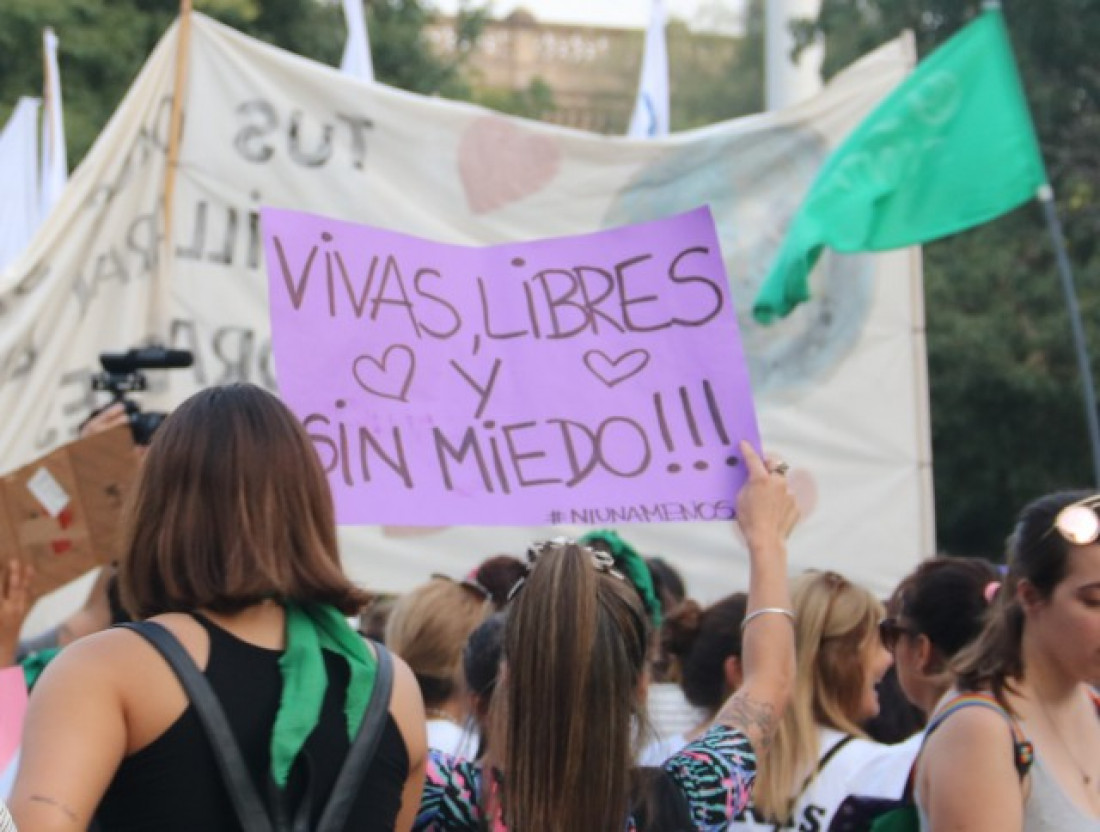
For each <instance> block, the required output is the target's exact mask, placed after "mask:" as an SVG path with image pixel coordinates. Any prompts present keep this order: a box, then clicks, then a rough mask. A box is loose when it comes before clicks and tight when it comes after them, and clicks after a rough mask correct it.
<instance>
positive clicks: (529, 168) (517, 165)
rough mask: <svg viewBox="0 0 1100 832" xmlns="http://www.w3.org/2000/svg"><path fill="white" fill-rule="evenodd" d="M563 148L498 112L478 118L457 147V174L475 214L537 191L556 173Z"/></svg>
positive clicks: (492, 209) (491, 209)
mask: <svg viewBox="0 0 1100 832" xmlns="http://www.w3.org/2000/svg"><path fill="white" fill-rule="evenodd" d="M560 165H561V148H560V147H558V143H557V142H556V141H554V140H553V139H551V138H548V137H546V136H539V135H536V134H534V133H531V132H529V131H527V130H524V129H523V128H521V127H518V126H516V125H515V124H512V122H510V121H505V120H504V119H502V118H498V117H496V116H484V117H482V118H479V119H476V120H475V121H474V122H473V123H472V124H470V126H469V127H467V128H466V131H465V133H463V135H462V141H461V143H460V144H459V147H458V173H459V176H460V177H461V178H462V187H463V189H464V190H465V191H466V204H467V205H469V206H470V210H471V211H473V212H474V213H475V214H485V213H488V212H489V211H495V210H496V209H497V208H500V207H501V206H504V205H507V204H508V203H510V202H515V201H516V200H518V199H523V197H525V196H530V195H531V194H534V193H538V192H539V191H540V190H542V188H543V187H544V186H546V185H547V184H548V183H549V182H551V181H552V180H553V179H554V177H555V176H557V175H558V168H559V166H560Z"/></svg>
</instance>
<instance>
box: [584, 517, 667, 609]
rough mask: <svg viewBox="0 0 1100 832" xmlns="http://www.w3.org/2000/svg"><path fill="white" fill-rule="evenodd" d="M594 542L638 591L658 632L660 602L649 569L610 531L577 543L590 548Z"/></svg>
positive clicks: (592, 534)
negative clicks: (598, 543)
mask: <svg viewBox="0 0 1100 832" xmlns="http://www.w3.org/2000/svg"><path fill="white" fill-rule="evenodd" d="M596 541H599V542H600V543H603V544H604V545H605V546H606V547H607V548H608V549H609V550H610V551H611V557H613V558H614V559H615V568H616V569H618V570H619V571H620V572H622V573H623V575H625V576H626V579H627V580H628V581H630V583H631V584H633V585H634V588H635V589H636V590H638V594H639V595H640V596H642V604H643V605H644V606H645V611H646V612H647V613H649V620H650V621H651V622H652V623H653V628H654V629H655V630H659V629H660V628H661V602H660V601H659V600H658V598H657V591H656V590H655V589H654V588H653V576H652V575H651V574H650V573H649V567H648V566H647V565H646V562H645V560H644V559H643V558H642V556H641V555H639V554H638V552H637V550H636V549H635V548H634V547H633V546H631V545H630V544H629V543H627V542H626V541H625V540H623V539H622V538H621V537H619V535H618V534H617V533H615V532H613V531H611V530H610V529H600V530H599V531H595V532H589V533H588V534H586V535H584V536H583V537H581V539H580V540H579V541H578V543H583V544H585V545H586V546H590V545H591V544H593V543H595V542H596Z"/></svg>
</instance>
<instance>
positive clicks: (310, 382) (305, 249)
mask: <svg viewBox="0 0 1100 832" xmlns="http://www.w3.org/2000/svg"><path fill="white" fill-rule="evenodd" d="M262 221H263V233H264V245H265V250H266V255H267V268H268V276H269V288H270V302H271V323H272V338H273V350H274V356H275V365H276V369H277V371H278V378H279V387H280V390H281V392H282V395H283V397H284V399H285V400H286V401H287V403H288V404H289V405H290V407H291V408H292V409H293V410H294V411H295V412H296V413H297V415H298V417H299V418H300V419H301V420H302V422H303V424H304V425H305V426H306V430H307V431H308V432H309V434H310V436H311V438H312V439H313V442H314V445H315V447H316V449H317V452H318V454H319V456H320V458H321V462H322V464H323V465H324V466H325V468H326V471H327V473H328V477H329V483H330V484H331V486H332V490H333V495H334V497H335V501H336V510H337V518H338V520H339V521H340V522H341V523H344V524H365V523H370V524H388V525H400V526H428V525H542V524H551V525H556V524H562V523H570V524H572V523H576V524H589V523H599V522H608V521H607V518H608V517H612V518H614V520H613V521H614V522H668V521H678V520H728V519H730V518H731V517H732V516H733V513H734V500H735V496H736V493H737V491H738V489H739V488H740V487H741V485H742V484H743V482H744V479H745V471H744V466H743V465H742V464H741V460H740V459H739V453H738V449H737V442H738V440H740V439H742V438H747V439H749V441H751V442H752V443H753V444H754V445H755V446H756V447H757V448H759V436H758V432H757V426H756V415H755V410H754V408H753V401H752V394H751V390H750V388H749V379H748V372H747V370H746V366H745V361H744V356H743V353H742V348H741V339H740V334H739V332H738V328H737V319H736V316H735V314H734V310H733V306H732V302H731V300H730V294H729V288H728V281H727V278H726V273H725V267H724V265H723V260H722V256H721V252H720V251H719V247H718V238H717V234H716V232H715V228H714V222H713V220H712V219H711V215H710V211H709V210H708V209H706V208H700V209H697V210H695V211H692V212H689V213H686V214H681V215H679V216H675V217H670V218H668V219H665V220H660V221H656V222H650V223H644V224H640V225H633V226H627V227H624V228H618V229H613V230H608V231H601V232H598V233H594V234H587V235H583V236H577V237H562V238H557V239H547V240H536V241H531V242H522V243H507V244H502V245H495V246H486V247H477V248H475V247H467V246H457V245H450V244H443V243H437V242H432V241H429V240H423V239H420V238H417V237H412V236H409V235H406V234H399V233H395V232H392V231H384V230H381V229H378V228H371V227H367V226H363V225H357V224H353V223H348V222H342V221H339V220H334V219H329V218H326V217H320V216H315V215H311V214H303V213H299V212H295V211H284V210H277V209H271V208H265V209H264V210H263V213H262ZM597 512H598V513H597ZM609 512H612V513H610V514H609Z"/></svg>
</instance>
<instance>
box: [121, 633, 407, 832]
mask: <svg viewBox="0 0 1100 832" xmlns="http://www.w3.org/2000/svg"><path fill="white" fill-rule="evenodd" d="M120 626H122V627H125V628H127V629H129V630H133V631H134V632H136V633H138V634H139V635H141V636H143V637H144V638H145V639H146V640H147V641H148V642H149V643H150V644H152V645H153V646H154V647H155V648H156V649H157V650H158V651H159V652H160V654H161V655H162V656H163V657H164V659H165V661H166V662H168V665H169V666H170V667H171V668H172V670H173V671H175V673H176V676H177V677H178V678H179V681H180V684H181V685H182V686H183V689H184V691H185V692H186V693H187V697H188V699H190V700H191V703H192V704H193V705H194V706H195V711H196V712H197V713H198V716H199V720H200V722H201V723H202V725H203V728H204V729H205V731H206V734H207V737H208V739H209V740H210V744H211V746H212V747H213V749H214V757H215V759H216V760H217V763H218V770H219V771H220V772H221V775H222V780H223V781H224V782H225V785H226V788H227V790H228V791H229V797H230V799H231V800H232V801H233V808H234V809H235V810H236V813H237V818H238V820H239V821H240V822H241V827H242V828H243V830H244V832H272V830H276V829H277V830H280V832H283V831H284V830H287V831H288V832H289V830H291V829H293V832H309V813H310V799H309V792H308V790H307V793H306V797H305V799H303V801H302V804H301V805H300V806H299V807H298V811H297V812H296V813H295V817H294V820H293V822H291V821H290V820H289V818H288V816H287V813H286V811H285V807H284V806H283V805H282V800H281V798H282V794H281V793H280V792H279V791H278V789H277V788H276V787H275V785H274V782H272V783H271V784H270V785H271V788H272V795H271V800H272V805H273V806H274V807H275V808H276V816H275V820H274V822H273V821H272V818H271V816H270V815H269V814H268V811H267V808H266V807H265V806H264V804H263V802H262V801H261V800H260V797H259V795H258V794H257V792H256V788H255V785H254V784H253V782H252V777H251V775H250V774H249V772H248V769H247V767H246V766H245V764H244V759H243V757H242V756H241V751H240V747H239V746H238V745H237V739H236V737H235V736H234V735H233V731H232V729H231V728H230V727H229V722H228V720H227V719H226V716H225V711H224V710H223V709H222V706H221V703H220V702H219V701H218V698H217V696H216V695H215V694H214V691H213V689H212V688H211V687H210V682H209V681H208V680H207V678H206V677H205V676H204V675H203V674H202V673H201V672H200V671H199V669H198V667H197V666H196V665H195V662H194V660H193V659H192V658H191V655H190V654H189V653H188V652H187V651H186V650H185V649H184V648H183V646H182V645H181V644H180V643H179V641H178V640H177V639H176V637H175V636H174V635H172V633H171V632H169V631H168V630H167V629H165V628H164V627H163V626H162V625H160V624H158V623H157V622H155V621H134V622H128V623H126V624H122V625H120ZM374 647H375V650H376V653H377V657H378V669H377V672H376V674H375V681H374V691H373V692H372V694H371V699H370V703H369V704H368V706H367V710H366V713H365V714H364V716H363V721H362V723H361V724H360V726H359V732H358V733H357V734H356V735H355V740H354V741H353V742H352V744H351V748H350V749H349V750H348V755H347V757H346V758H345V760H344V764H343V765H342V766H341V768H340V771H339V773H338V774H337V775H336V782H335V784H334V785H333V788H332V793H331V795H330V796H329V800H328V803H327V804H326V805H325V808H324V810H323V812H322V814H321V820H320V823H319V824H318V826H317V830H316V832H338V830H341V829H343V826H344V824H345V823H346V822H347V817H348V814H349V813H350V812H351V807H352V804H353V803H354V802H355V798H356V795H357V794H358V792H359V788H360V786H361V785H362V782H363V775H364V773H365V772H366V770H367V768H369V767H370V764H371V761H372V760H373V759H374V755H375V754H376V753H377V751H378V743H379V742H380V740H381V738H382V732H383V730H384V728H385V726H386V717H387V716H388V714H389V704H390V695H391V693H392V690H393V660H392V658H391V656H390V653H389V651H388V650H386V648H385V647H383V646H382V645H381V644H375V645H374Z"/></svg>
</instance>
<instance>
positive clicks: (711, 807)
mask: <svg viewBox="0 0 1100 832" xmlns="http://www.w3.org/2000/svg"><path fill="white" fill-rule="evenodd" d="M662 768H663V769H664V770H665V771H666V772H667V773H668V774H669V776H670V777H671V778H672V780H673V781H674V782H675V783H676V785H677V786H678V787H679V788H680V791H681V792H683V795H684V797H685V798H686V800H687V805H688V808H689V810H690V812H691V817H692V819H693V820H694V821H695V826H696V828H697V829H698V830H700V832H719V830H725V829H726V827H727V826H729V822H730V819H731V818H733V817H734V816H735V815H736V814H738V813H739V812H740V811H742V810H743V809H744V808H745V806H746V804H747V803H748V802H749V798H750V797H751V796H752V786H753V782H754V781H755V780H756V755H755V754H754V753H753V750H752V745H751V744H750V743H749V739H748V737H746V736H745V735H744V734H743V733H742V732H741V731H739V730H737V729H735V728H730V727H728V726H725V725H713V726H711V728H710V729H709V730H708V731H707V732H706V733H705V734H704V735H703V736H702V737H700V738H699V739H697V740H696V741H695V742H693V743H691V744H690V745H687V746H686V747H684V748H683V749H682V750H681V751H679V752H678V753H677V754H675V755H674V756H672V757H670V758H669V759H668V760H666V761H665V763H664V765H663V766H662ZM481 778H482V771H481V767H480V766H479V765H478V764H477V763H475V762H473V761H470V760H462V759H458V758H455V757H451V756H449V755H447V754H443V753H442V752H439V751H435V750H432V751H430V752H429V758H428V769H427V775H426V779H425V782H424V794H423V796H422V797H421V799H420V811H419V813H418V814H417V816H416V822H415V823H414V824H413V830H414V832H478V830H482V829H485V828H489V829H491V830H492V832H507V830H506V828H505V826H504V824H503V823H502V822H501V821H500V820H499V818H497V819H494V820H493V821H492V822H491V823H488V824H486V822H485V817H484V814H483V812H482V809H481V807H480V806H479V805H478V794H479V793H480V792H481ZM624 830H625V832H636V830H637V826H636V824H635V823H634V819H633V818H627V821H626V825H625V826H624Z"/></svg>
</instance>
